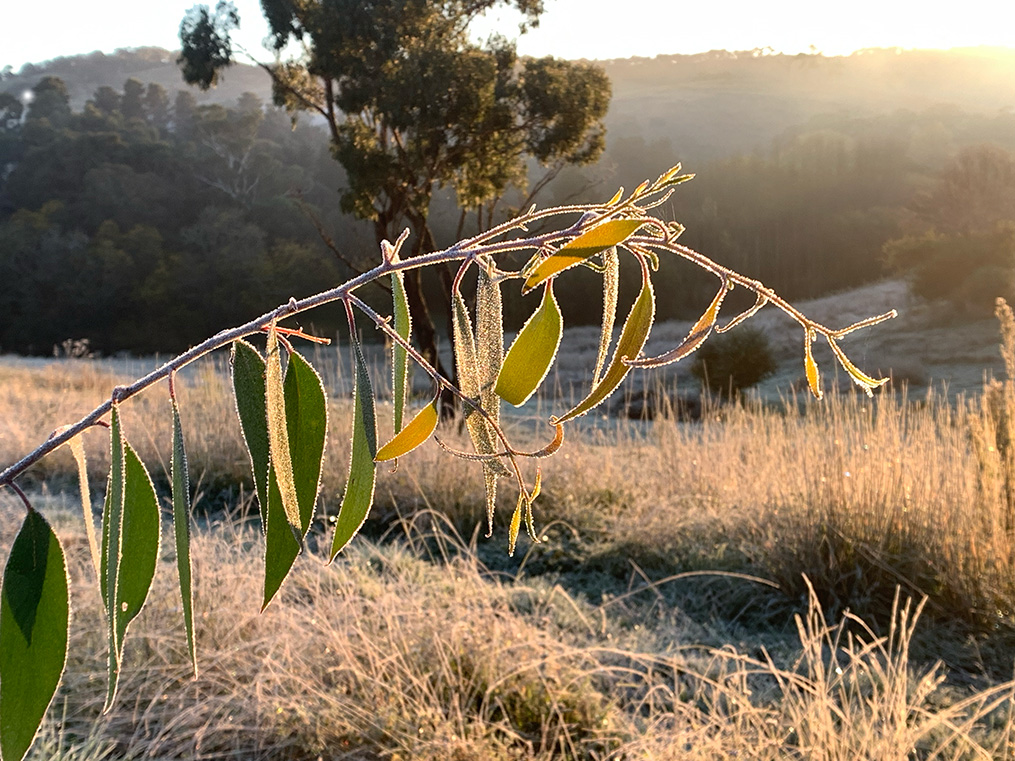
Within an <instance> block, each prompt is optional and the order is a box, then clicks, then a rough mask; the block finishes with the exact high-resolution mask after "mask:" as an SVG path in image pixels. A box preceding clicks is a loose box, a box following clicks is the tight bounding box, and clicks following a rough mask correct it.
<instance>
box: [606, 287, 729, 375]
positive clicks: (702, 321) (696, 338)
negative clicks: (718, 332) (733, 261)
mask: <svg viewBox="0 0 1015 761" xmlns="http://www.w3.org/2000/svg"><path fill="white" fill-rule="evenodd" d="M729 290H730V289H729V285H728V284H727V283H726V282H724V283H723V286H722V288H720V289H719V293H717V294H716V295H715V298H714V299H712V303H711V304H709V306H708V309H706V310H705V313H704V314H703V315H702V316H701V317H699V318H698V321H697V322H696V323H694V325H693V326H692V327H691V330H690V332H689V333H688V334H687V337H686V338H684V340H683V341H681V342H680V345H679V346H678V347H676V348H675V349H671V350H670V351H668V352H666V353H665V354H660V355H659V356H657V357H643V358H642V359H634V358H631V359H627V360H624V364H626V365H629V366H631V367H662V366H663V365H669V364H672V363H673V362H679V361H680V360H682V359H683V358H684V357H686V356H687V355H688V354H690V353H691V352H693V351H694V350H695V349H697V348H698V347H699V346H701V345H702V344H703V343H705V339H706V338H708V337H709V335H711V333H712V328H713V327H715V321H716V320H717V319H718V317H719V307H721V306H722V302H723V299H724V298H726V294H727V293H728V292H729Z"/></svg>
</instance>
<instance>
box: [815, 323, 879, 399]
mask: <svg viewBox="0 0 1015 761" xmlns="http://www.w3.org/2000/svg"><path fill="white" fill-rule="evenodd" d="M825 337H826V338H828V345H829V346H831V347H832V351H833V352H835V356H836V358H837V359H838V360H839V364H841V365H842V367H843V369H845V371H846V372H847V373H849V377H850V378H852V379H853V382H854V383H855V384H856V385H858V386H859V387H860V388H862V389H863V390H864V392H865V393H866V394H867V396H874V393H873V389H875V388H878V387H880V386H883V385H884V384H886V383H888V378H872V377H871V376H869V375H867V373H865V372H863V371H862V370H861V369H860V368H858V367H857V366H856V365H854V364H853V363H852V362H850V361H849V357H847V356H846V354H845V352H844V351H843V350H842V349H840V348H839V345H838V344H837V343H835V341H834V340H833V339H832V338H831V337H830V336H825Z"/></svg>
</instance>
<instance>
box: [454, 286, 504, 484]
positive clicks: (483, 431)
mask: <svg viewBox="0 0 1015 761" xmlns="http://www.w3.org/2000/svg"><path fill="white" fill-rule="evenodd" d="M452 300H453V313H452V321H453V337H454V342H455V364H456V368H457V370H458V388H459V389H460V390H461V391H462V393H463V394H464V395H465V396H467V397H468V398H470V399H473V400H475V401H476V402H477V403H480V402H481V400H480V386H479V366H478V360H477V359H476V354H477V351H476V339H475V336H474V335H473V332H472V319H471V318H470V317H469V310H468V308H467V307H466V306H465V299H463V298H462V294H461V293H457V292H456V293H454V294H453V296H452ZM464 414H465V425H466V428H468V429H469V438H471V439H472V445H473V446H474V447H475V448H476V451H477V452H478V453H479V454H483V455H486V454H493V453H494V452H496V451H497V446H496V444H497V437H496V434H495V432H494V431H493V430H492V429H491V428H490V426H489V425H488V423H487V421H486V420H485V419H484V418H483V416H482V415H481V414H480V413H479V412H477V410H476V408H475V407H473V406H471V405H469V404H466V405H465V410H464ZM486 465H488V466H489V467H491V468H493V469H494V470H495V471H496V472H497V474H498V475H509V474H510V471H509V470H508V469H507V468H506V467H505V466H504V464H503V463H501V462H500V461H499V460H490V461H489V462H488V463H486Z"/></svg>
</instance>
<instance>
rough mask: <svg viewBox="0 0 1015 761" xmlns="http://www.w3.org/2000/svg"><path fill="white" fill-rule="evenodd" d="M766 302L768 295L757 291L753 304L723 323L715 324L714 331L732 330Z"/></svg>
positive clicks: (754, 313)
mask: <svg viewBox="0 0 1015 761" xmlns="http://www.w3.org/2000/svg"><path fill="white" fill-rule="evenodd" d="M767 303H768V296H766V295H765V294H764V293H758V298H757V299H756V300H755V301H754V306H752V307H750V308H749V309H745V310H744V311H743V312H741V313H740V314H738V315H737V316H736V317H734V318H733V319H732V320H730V321H729V322H727V323H726V324H725V325H716V326H715V332H716V333H725V332H726V331H727V330H732V329H733V328H735V327H736V326H737V325H739V324H740V323H742V322H743V321H744V320H746V319H748V318H750V317H753V316H754V315H756V314H757V313H758V312H759V311H760V310H761V308H762V307H763V306H765V304H767Z"/></svg>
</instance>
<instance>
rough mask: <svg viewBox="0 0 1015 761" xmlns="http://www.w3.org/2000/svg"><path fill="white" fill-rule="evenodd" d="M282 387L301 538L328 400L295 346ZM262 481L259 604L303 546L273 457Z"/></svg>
mask: <svg viewBox="0 0 1015 761" xmlns="http://www.w3.org/2000/svg"><path fill="white" fill-rule="evenodd" d="M283 388H284V391H285V415H286V432H287V435H288V438H289V453H290V456H291V457H292V462H291V466H292V473H293V483H294V485H295V487H296V498H297V502H298V504H299V512H300V527H299V528H300V533H299V536H300V537H301V538H302V537H305V536H306V535H307V532H308V531H309V530H310V524H311V522H312V521H313V518H314V509H315V507H316V505H317V494H318V492H319V491H320V484H321V470H322V464H323V460H324V448H325V442H326V441H327V437H328V403H327V396H326V394H325V391H324V384H323V383H322V382H321V378H320V376H319V375H318V374H317V371H316V370H314V368H313V367H312V366H311V365H310V363H309V362H307V360H306V359H304V358H303V356H302V355H300V354H299V353H297V352H293V353H292V354H290V356H289V366H288V367H287V368H286V372H285V380H284V382H283ZM267 486H268V503H267V507H268V509H267V520H266V522H265V527H264V599H263V605H262V610H263V609H264V608H265V607H267V605H268V603H269V602H271V600H272V598H273V597H274V596H275V593H276V592H278V590H279V588H280V587H281V586H282V582H283V581H285V578H286V576H288V575H289V571H290V570H292V567H293V563H295V561H296V558H297V556H298V555H299V554H300V551H301V549H302V547H301V543H300V542H298V541H297V540H296V536H295V535H294V534H293V532H292V530H291V527H290V526H289V525H288V520H287V517H286V512H285V508H284V507H283V505H282V494H281V490H280V489H279V483H278V474H277V472H276V470H275V463H274V462H272V463H271V464H270V466H269V468H268V484H267Z"/></svg>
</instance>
